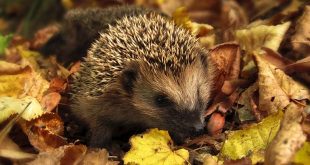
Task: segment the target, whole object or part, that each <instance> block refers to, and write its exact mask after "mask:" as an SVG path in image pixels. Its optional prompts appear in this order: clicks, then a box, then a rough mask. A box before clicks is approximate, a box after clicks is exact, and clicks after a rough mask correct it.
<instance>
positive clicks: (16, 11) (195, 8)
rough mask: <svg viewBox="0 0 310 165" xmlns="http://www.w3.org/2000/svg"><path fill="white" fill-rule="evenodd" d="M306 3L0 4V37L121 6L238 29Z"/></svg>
mask: <svg viewBox="0 0 310 165" xmlns="http://www.w3.org/2000/svg"><path fill="white" fill-rule="evenodd" d="M306 2H307V0H271V1H270V0H203V1H202V0H1V1H0V33H2V34H9V33H17V34H20V35H22V36H23V37H25V38H31V37H32V36H33V34H34V33H35V32H36V31H37V30H38V29H40V28H42V27H44V26H47V25H49V24H52V23H55V22H58V21H59V20H61V18H62V16H63V15H64V13H65V12H66V11H67V10H69V9H72V8H77V7H82V8H85V7H93V6H97V7H98V6H100V7H108V6H111V5H124V4H135V5H140V6H147V7H152V8H157V9H159V10H161V11H162V12H164V13H166V14H168V15H172V13H173V12H174V11H175V10H176V9H177V8H178V7H181V6H183V7H186V9H187V11H188V14H189V16H190V18H191V19H192V20H193V21H195V22H199V23H208V24H210V25H212V26H213V27H214V28H215V29H216V28H227V27H228V26H238V27H240V26H242V25H247V24H248V23H249V21H251V20H254V19H257V18H268V17H271V16H273V15H275V14H279V13H280V12H281V13H283V14H285V15H289V14H287V13H288V12H294V11H297V9H298V7H300V6H301V5H302V4H303V3H306ZM290 16H291V15H290ZM223 17H229V18H226V19H225V18H223Z"/></svg>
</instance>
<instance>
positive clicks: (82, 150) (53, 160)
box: [28, 144, 87, 165]
mask: <svg viewBox="0 0 310 165" xmlns="http://www.w3.org/2000/svg"><path fill="white" fill-rule="evenodd" d="M86 151H87V147H86V146H84V145H73V144H70V145H65V146H62V147H59V148H56V149H54V150H49V151H46V152H40V153H39V154H38V156H37V158H36V159H35V160H33V161H31V162H29V163H28V164H29V165H41V164H51V165H52V164H78V163H79V162H80V161H81V160H82V158H83V156H84V155H85V154H86Z"/></svg>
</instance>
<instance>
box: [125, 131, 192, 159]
mask: <svg viewBox="0 0 310 165" xmlns="http://www.w3.org/2000/svg"><path fill="white" fill-rule="evenodd" d="M130 144H131V149H130V150H129V151H128V152H127V153H126V155H125V156H124V163H125V164H164V165H168V164H176V165H177V164H185V163H187V162H188V159H189V152H188V151H187V150H185V149H178V150H175V149H174V148H173V142H172V140H171V138H170V136H169V134H168V132H167V131H163V130H158V129H151V130H149V131H148V132H146V133H144V134H141V135H136V136H133V137H131V138H130Z"/></svg>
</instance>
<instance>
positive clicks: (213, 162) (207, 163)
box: [203, 154, 218, 165]
mask: <svg viewBox="0 0 310 165" xmlns="http://www.w3.org/2000/svg"><path fill="white" fill-rule="evenodd" d="M203 165H218V158H217V157H216V156H213V155H210V154H208V155H206V156H204V158H203Z"/></svg>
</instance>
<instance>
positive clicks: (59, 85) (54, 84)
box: [48, 77, 68, 93]
mask: <svg viewBox="0 0 310 165" xmlns="http://www.w3.org/2000/svg"><path fill="white" fill-rule="evenodd" d="M67 83H68V82H67V81H66V80H64V79H62V78H58V77H56V78H53V79H52V80H51V82H50V87H49V89H48V90H49V91H51V92H59V93H60V92H64V91H65V90H66V88H67Z"/></svg>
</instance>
